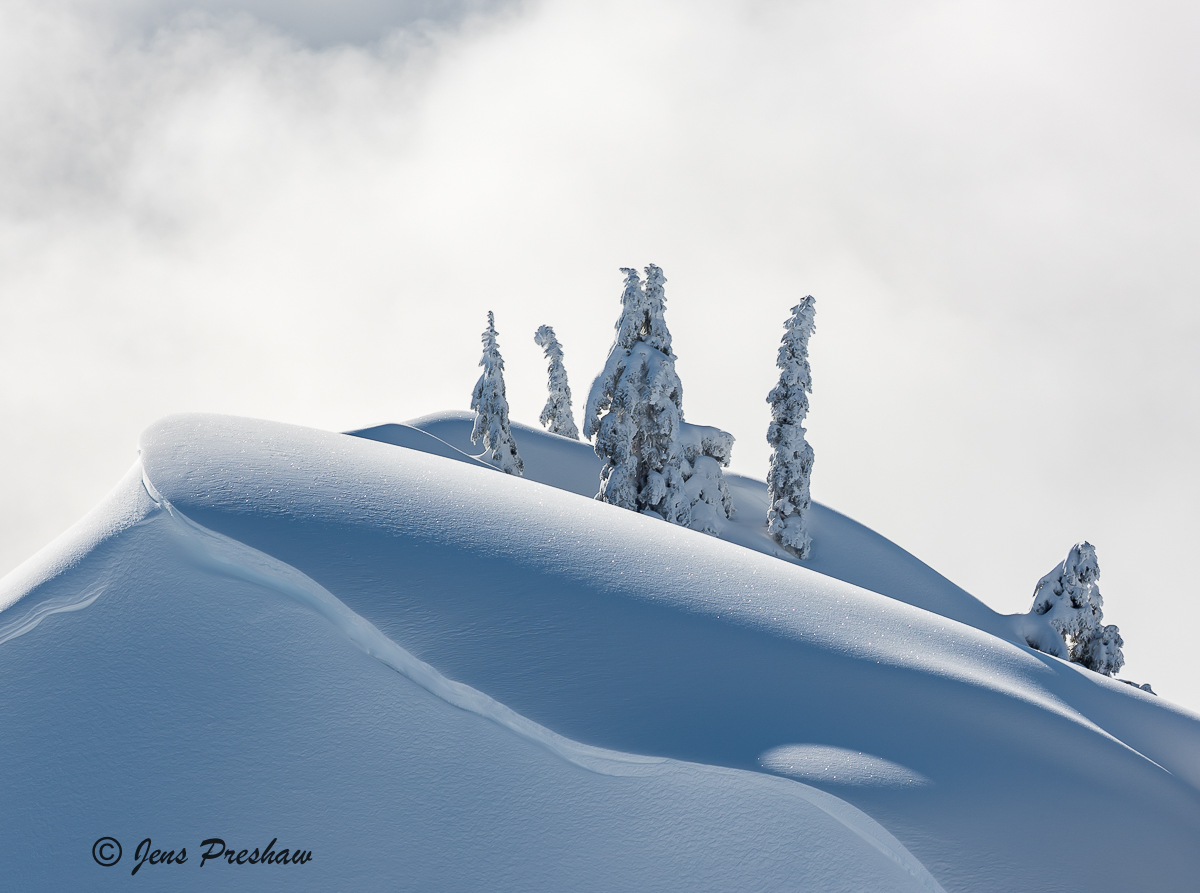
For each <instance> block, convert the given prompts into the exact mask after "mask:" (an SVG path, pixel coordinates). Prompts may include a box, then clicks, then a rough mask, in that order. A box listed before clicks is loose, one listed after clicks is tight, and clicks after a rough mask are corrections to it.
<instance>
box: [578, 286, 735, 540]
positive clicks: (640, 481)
mask: <svg viewBox="0 0 1200 893" xmlns="http://www.w3.org/2000/svg"><path fill="white" fill-rule="evenodd" d="M621 272H622V273H624V274H625V288H624V291H622V293H621V316H620V318H619V319H618V320H617V325H616V330H617V334H616V338H615V339H614V340H613V346H612V348H611V349H610V350H609V354H608V360H607V361H606V362H605V364H604V370H603V371H602V372H601V373H600V375H598V376H597V377H596V381H595V382H594V383H593V384H592V389H591V392H590V393H589V395H588V400H587V406H586V408H585V410H584V421H583V435H584V437H587V438H592V437H595V448H596V455H598V456H600V458H602V459H604V460H605V461H604V467H603V468H602V469H601V471H600V492H599V493H597V494H596V498H597V499H600V500H602V501H604V502H608V503H611V504H613V505H619V506H621V507H622V508H627V509H631V510H632V511H635V512H641V513H643V514H647V515H653V516H655V517H659V518H663V519H664V520H667V521H670V522H671V523H673V524H681V525H684V526H695V527H696V528H697V529H700V530H704V531H706V532H709V533H715V532H716V530H717V523H716V522H717V519H718V517H719V515H718V513H717V510H718V508H719V512H720V514H723V515H724V516H725V517H732V512H733V507H732V502H731V501H730V500H729V491H728V489H727V488H726V487H725V484H724V481H723V480H722V477H721V466H722V465H727V464H728V463H729V451H730V449H731V448H732V445H733V438H732V437H731V436H730V435H729V434H727V433H725V432H724V431H721V430H720V429H717V428H696V429H694V431H693V433H692V435H691V436H689V437H683V436H682V432H683V431H684V430H685V429H690V428H691V426H686V425H685V424H684V422H683V387H682V385H681V384H680V383H679V376H678V375H677V374H676V373H675V352H674V351H673V350H672V348H671V333H670V331H669V330H668V329H667V323H666V319H665V318H664V313H665V310H666V295H665V292H664V290H663V285H664V283H666V281H667V280H666V278H665V277H664V276H663V272H662V270H661V269H660V268H659V267H657V266H655V265H654V264H650V265H649V266H647V267H646V269H645V273H646V281H645V285H644V286H643V283H642V281H641V279H640V278H639V277H638V274H637V271H636V270H633V269H631V268H629V267H623V268H622V269H621ZM697 431H699V432H703V431H707V432H711V433H710V434H709V436H708V437H707V438H705V437H703V436H701V435H699V434H696V433H695V432H697ZM685 441H686V443H685ZM697 475H699V477H696V476H697ZM692 478H695V482H694V483H691V479H692ZM689 484H690V487H689ZM693 511H694V512H695V524H693Z"/></svg>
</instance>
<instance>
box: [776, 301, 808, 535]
mask: <svg viewBox="0 0 1200 893" xmlns="http://www.w3.org/2000/svg"><path fill="white" fill-rule="evenodd" d="M815 305H816V301H815V299H814V298H813V296H812V295H808V296H807V297H805V298H804V299H803V300H801V302H800V303H799V304H797V305H796V306H795V307H793V308H792V315H791V317H790V318H789V319H788V321H787V322H786V323H785V324H784V329H785V331H784V335H783V339H782V343H781V345H780V347H779V357H778V359H777V360H776V361H775V365H776V366H778V367H779V369H780V373H779V384H777V385H775V387H774V388H773V389H772V390H771V393H770V394H768V395H767V402H768V403H770V404H771V424H770V426H769V427H768V428H767V443H768V444H770V445H771V447H772V449H771V464H770V468H769V470H768V472H767V496H768V498H769V500H770V507H769V508H768V509H767V529H768V530H769V531H770V533H771V536H773V537H774V538H775V540H776V541H777V542H779V543H780V545H782V546H784V547H785V548H786V549H788V550H789V551H791V552H792V553H793V554H795V555H796V556H797V557H799V558H807V557H808V555H809V550H810V548H811V545H812V538H811V537H810V536H809V533H808V529H807V526H806V524H805V521H806V518H805V516H806V514H807V513H808V508H809V502H810V497H809V481H810V479H811V478H812V466H813V450H812V447H811V446H810V445H809V443H808V441H807V440H806V439H805V437H804V435H805V433H806V432H805V430H804V420H805V417H806V416H807V415H808V395H809V394H810V393H811V392H812V370H811V369H810V368H809V365H808V339H809V338H810V337H811V336H812V333H813V331H814V330H815V328H816V323H815V315H816V306H815Z"/></svg>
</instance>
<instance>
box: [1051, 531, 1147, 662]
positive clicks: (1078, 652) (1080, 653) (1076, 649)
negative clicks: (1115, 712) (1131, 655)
mask: <svg viewBox="0 0 1200 893" xmlns="http://www.w3.org/2000/svg"><path fill="white" fill-rule="evenodd" d="M1099 579H1100V564H1099V562H1097V560H1096V548H1095V547H1094V546H1093V545H1092V544H1091V543H1087V542H1083V543H1076V544H1075V545H1074V546H1072V547H1071V551H1070V552H1068V553H1067V557H1066V558H1064V559H1063V560H1062V561H1061V562H1060V563H1059V564H1058V566H1057V567H1055V568H1054V570H1052V571H1050V573H1048V574H1046V576H1044V577H1042V579H1040V580H1039V581H1038V584H1037V586H1036V587H1035V588H1034V590H1033V607H1032V608H1031V609H1030V611H1029V613H1030V614H1033V615H1037V616H1040V617H1043V618H1044V619H1045V620H1047V621H1048V622H1049V623H1050V626H1052V627H1053V628H1054V630H1055V631H1056V632H1057V633H1058V634H1059V635H1060V636H1062V638H1063V644H1064V645H1065V646H1066V649H1065V650H1066V654H1067V655H1068V656H1069V657H1070V659H1071V660H1072V661H1074V662H1075V663H1077V664H1082V665H1083V666H1085V667H1087V668H1088V669H1089V670H1095V671H1096V672H1097V673H1103V674H1104V675H1105V676H1112V675H1113V674H1114V673H1116V672H1117V671H1119V670H1120V669H1121V667H1122V666H1124V665H1125V655H1124V654H1123V653H1122V652H1121V648H1122V646H1123V645H1124V644H1125V642H1124V640H1123V639H1122V638H1121V633H1120V630H1118V629H1117V627H1115V626H1113V625H1111V624H1110V625H1108V626H1105V625H1104V610H1103V608H1104V599H1103V598H1102V597H1101V595H1100V587H1099V585H1098V581H1099ZM1044 650H1045V649H1044Z"/></svg>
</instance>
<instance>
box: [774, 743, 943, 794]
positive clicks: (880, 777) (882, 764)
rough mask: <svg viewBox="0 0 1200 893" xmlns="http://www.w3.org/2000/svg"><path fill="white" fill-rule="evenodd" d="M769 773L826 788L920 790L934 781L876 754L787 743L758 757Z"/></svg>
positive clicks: (816, 745)
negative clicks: (898, 788) (851, 786)
mask: <svg viewBox="0 0 1200 893" xmlns="http://www.w3.org/2000/svg"><path fill="white" fill-rule="evenodd" d="M758 762H759V765H760V766H762V767H763V768H764V769H766V770H767V771H768V772H774V773H775V774H777V775H784V776H787V777H788V778H795V779H798V780H800V781H811V782H816V783H819V784H826V785H853V786H870V787H921V786H924V785H928V784H932V782H931V781H930V780H929V779H928V778H926V777H925V776H924V775H922V774H921V773H920V772H917V771H916V770H915V769H910V768H908V767H907V766H901V765H900V764H899V763H893V762H892V761H891V760H885V759H884V758H883V757H877V756H875V755H874V754H869V753H863V752H862V751H857V750H847V749H846V748H844V747H832V746H830V745H825V744H784V745H781V746H779V747H773V748H771V749H770V750H768V751H766V752H764V753H763V754H762V755H760V756H759V758H758Z"/></svg>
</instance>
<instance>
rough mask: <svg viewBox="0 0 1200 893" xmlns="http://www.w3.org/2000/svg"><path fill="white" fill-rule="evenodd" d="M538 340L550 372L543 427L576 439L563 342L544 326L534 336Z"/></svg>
mask: <svg viewBox="0 0 1200 893" xmlns="http://www.w3.org/2000/svg"><path fill="white" fill-rule="evenodd" d="M533 340H534V343H536V344H537V346H538V347H540V348H542V352H543V353H544V354H545V355H546V362H547V367H546V372H547V374H548V375H549V382H548V384H547V388H548V390H549V392H550V393H549V396H547V397H546V406H545V408H544V409H543V410H542V417H541V423H542V427H543V428H545V429H546V430H548V431H549V432H550V433H551V434H561V435H562V436H563V437H570V438H571V439H572V440H578V439H579V429H578V428H576V427H575V416H574V415H573V414H572V413H571V386H570V385H569V384H567V368H566V366H564V365H563V352H562V345H561V344H559V343H558V338H556V337H555V336H554V329H552V328H551V327H550V326H541V327H540V328H539V329H538V330H537V332H536V333H535V334H534V336H533Z"/></svg>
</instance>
